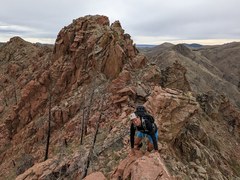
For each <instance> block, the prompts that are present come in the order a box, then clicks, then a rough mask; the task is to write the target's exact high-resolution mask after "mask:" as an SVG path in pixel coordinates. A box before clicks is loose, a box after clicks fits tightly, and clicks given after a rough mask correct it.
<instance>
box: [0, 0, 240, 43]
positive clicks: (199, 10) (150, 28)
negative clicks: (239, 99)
mask: <svg viewBox="0 0 240 180" xmlns="http://www.w3.org/2000/svg"><path fill="white" fill-rule="evenodd" d="M2 1H4V3H3V2H2V3H1V11H0V38H1V37H3V36H4V37H5V36H7V35H9V36H13V35H14V34H15V33H16V35H20V36H21V35H22V36H23V38H24V37H25V38H35V39H39V40H41V38H44V39H46V38H48V39H52V42H54V40H55V38H56V36H57V33H58V32H59V31H60V29H61V28H62V27H64V26H66V25H68V24H70V23H71V22H72V20H73V19H76V18H78V17H81V16H85V15H88V14H102V15H106V16H108V17H109V19H110V20H111V21H114V20H120V22H121V24H122V26H123V28H124V29H125V32H126V33H129V34H130V35H131V36H132V38H133V39H134V40H136V43H143V42H145V41H146V43H153V41H152V40H151V39H155V41H154V42H155V43H156V42H161V41H172V40H182V41H184V40H206V39H226V40H227V39H230V40H234V39H236V40H239V39H240V23H239V22H240V11H239V10H238V8H239V7H240V1H238V0H211V1H209V0H198V1H194V0H185V1H179V0H169V1H165V0H148V1H143V0H129V1H123V0H119V1H116V2H113V1H111V0H101V1H99V0H88V1H83V0H50V1H49V0H41V1H32V0H22V1H18V0H11V1H8V0H2ZM2 24H5V25H9V28H3V25H2ZM20 27H22V29H21V28H20ZM8 33H9V34H8ZM143 37H144V38H143ZM147 37H149V39H148V38H147ZM0 41H1V39H0Z"/></svg>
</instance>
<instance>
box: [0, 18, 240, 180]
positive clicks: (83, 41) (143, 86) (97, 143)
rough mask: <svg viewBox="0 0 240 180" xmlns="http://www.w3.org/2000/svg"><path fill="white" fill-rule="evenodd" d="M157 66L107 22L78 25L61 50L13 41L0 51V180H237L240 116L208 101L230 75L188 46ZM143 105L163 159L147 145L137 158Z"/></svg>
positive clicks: (60, 42) (219, 101)
mask: <svg viewBox="0 0 240 180" xmlns="http://www.w3.org/2000/svg"><path fill="white" fill-rule="evenodd" d="M156 57H157V58H151V57H149V58H147V57H145V56H144V55H143V54H141V53H139V51H138V50H137V49H136V47H135V46H134V45H133V41H132V40H131V37H130V35H129V34H126V33H124V30H123V29H122V27H121V24H120V22H119V21H116V22H114V23H112V24H111V25H110V22H109V19H108V18H107V17H106V16H100V15H96V16H85V17H81V18H78V19H75V20H73V22H72V23H71V24H69V25H68V26H65V27H64V28H62V29H61V30H60V32H59V34H58V36H57V39H56V42H55V45H54V47H53V49H52V48H51V47H49V46H44V45H38V44H32V43H29V42H26V41H24V40H23V39H21V38H19V37H14V38H11V39H10V41H9V42H7V43H6V44H4V45H3V46H2V47H0V73H1V76H0V77H1V78H0V82H1V89H0V119H1V121H0V144H1V147H0V162H1V163H0V169H1V171H0V179H18V180H20V179H21V180H22V179H25V180H27V179H82V178H84V177H85V176H86V175H88V176H87V177H86V178H85V179H115V180H116V179H124V180H126V179H134V180H138V179H139V178H145V179H149V180H151V179H237V178H239V177H240V174H239V172H240V171H239V170H240V154H239V152H240V147H239V143H240V138H239V133H240V111H239V108H237V107H236V106H234V105H233V104H232V103H231V101H229V99H228V97H230V98H231V96H228V94H227V93H226V95H225V96H224V95H217V94H216V93H211V92H208V93H203V92H205V90H206V89H205V88H207V90H208V89H209V90H212V88H213V86H214V84H209V82H210V81H213V80H216V78H218V77H219V76H221V73H222V72H221V71H220V70H219V69H218V68H215V66H213V64H212V63H211V61H209V60H208V59H207V58H206V57H205V56H202V55H200V52H193V51H192V50H190V49H188V48H185V47H184V46H182V45H178V46H172V45H171V46H170V47H166V48H163V49H162V52H161V53H159V54H158V55H157V56H156ZM176 60H177V62H176ZM180 60H181V61H180ZM198 62H199V63H198ZM197 67H198V68H197ZM191 68H193V69H191ZM210 69H211V70H212V71H211V72H210ZM197 73H200V74H201V75H203V76H201V77H199V75H198V74H197ZM190 77H194V78H193V80H191V78H190ZM189 78H190V79H189ZM194 83H196V84H194ZM218 83H222V85H224V87H225V84H224V83H227V82H225V81H223V80H222V79H220V78H219V82H218ZM216 84H217V83H216ZM230 84H231V83H230ZM199 85H202V86H205V87H201V86H199ZM222 89H223V88H222ZM193 90H194V91H193ZM218 91H219V93H221V89H219V90H218ZM224 92H225V91H224ZM232 93H237V92H232ZM237 95H238V94H237ZM138 104H143V105H144V106H145V107H146V109H147V110H148V111H149V112H150V113H151V114H152V115H153V116H154V117H155V122H156V124H157V126H158V131H159V139H158V146H159V151H158V152H155V153H150V154H147V153H145V151H144V150H145V149H146V146H145V143H144V146H143V149H142V150H141V151H140V152H138V153H137V155H136V156H130V155H129V152H130V144H129V128H130V122H129V120H128V115H129V114H130V113H131V112H133V111H134V109H135V107H136V105H138ZM49 122H50V125H49ZM49 127H50V131H49ZM48 132H50V134H51V136H50V144H49V145H50V146H49V153H48V157H47V158H45V157H46V144H47V139H48ZM149 168H150V169H151V171H149Z"/></svg>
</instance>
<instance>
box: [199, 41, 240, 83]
mask: <svg viewBox="0 0 240 180" xmlns="http://www.w3.org/2000/svg"><path fill="white" fill-rule="evenodd" d="M199 51H200V52H201V54H202V55H203V56H205V57H207V58H208V59H209V60H210V61H211V62H212V63H213V65H214V66H215V67H217V68H218V69H219V70H220V71H222V73H223V77H222V78H223V79H226V80H227V81H229V82H231V83H232V84H234V85H235V86H237V85H238V84H239V82H240V59H239V57H240V42H232V43H227V44H224V45H219V46H205V47H203V48H201V49H199Z"/></svg>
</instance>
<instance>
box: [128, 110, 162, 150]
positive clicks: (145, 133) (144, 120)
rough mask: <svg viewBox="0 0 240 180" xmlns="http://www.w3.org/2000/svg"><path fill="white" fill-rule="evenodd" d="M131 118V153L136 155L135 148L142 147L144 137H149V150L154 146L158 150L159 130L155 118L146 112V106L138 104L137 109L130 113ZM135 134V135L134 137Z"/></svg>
mask: <svg viewBox="0 0 240 180" xmlns="http://www.w3.org/2000/svg"><path fill="white" fill-rule="evenodd" d="M129 119H130V120H131V128H130V142H131V153H132V154H133V155H134V154H135V150H136V149H137V150H139V149H140V148H141V147H142V142H141V141H142V139H143V138H144V137H148V140H149V141H148V146H147V151H148V152H151V151H152V150H153V148H154V150H155V151H157V150H158V144H157V140H158V130H157V126H156V124H155V123H154V118H153V117H152V116H151V115H150V114H148V113H147V112H146V109H145V107H144V106H138V107H137V108H136V111H135V112H134V113H132V114H130V115H129ZM135 131H137V132H136V135H135ZM134 135H135V137H134Z"/></svg>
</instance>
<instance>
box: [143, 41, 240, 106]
mask: <svg viewBox="0 0 240 180" xmlns="http://www.w3.org/2000/svg"><path fill="white" fill-rule="evenodd" d="M238 45H239V43H233V44H229V45H222V46H216V47H215V46H214V47H211V46H210V47H203V48H200V49H194V50H191V49H189V48H187V47H186V46H184V45H182V44H178V45H169V46H167V47H166V45H165V44H163V45H160V46H156V47H155V48H152V49H148V51H147V52H145V53H144V54H146V56H147V57H148V59H149V60H150V61H151V62H154V63H155V64H156V65H157V66H159V68H160V69H164V68H166V67H168V66H171V65H172V64H173V63H174V62H175V61H177V62H179V63H180V64H182V65H183V66H184V67H185V68H186V69H187V73H186V77H187V80H188V81H189V83H190V86H191V88H192V90H193V91H194V92H196V93H206V92H208V91H213V92H216V93H220V94H226V95H227V97H229V98H230V99H231V101H232V102H233V103H235V104H236V105H238V106H240V91H239V90H238V87H237V85H238V83H237V79H238V69H239V68H237V67H238V66H239V63H237V60H238V58H237V57H239V56H238V54H239V52H238V51H237V49H238ZM231 47H232V48H231ZM225 48H226V49H225ZM224 49H225V50H224ZM217 50H219V52H218V51H217ZM216 51H217V52H218V53H216ZM224 52H226V54H224ZM228 52H232V55H231V57H232V58H231V57H229V58H227V59H225V58H224V57H226V56H227V53H228ZM234 52H235V53H234ZM215 54H217V55H218V56H217V57H218V58H219V63H218V61H217V60H216V59H217V58H216V56H214V55H215ZM221 64H222V65H221ZM223 64H228V66H224V65H223ZM232 66H234V68H231V67H232ZM227 72H229V74H231V76H232V77H234V78H226V77H227V75H226V74H227ZM230 72H231V73H230ZM228 79H231V80H228ZM233 82H234V83H233Z"/></svg>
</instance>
